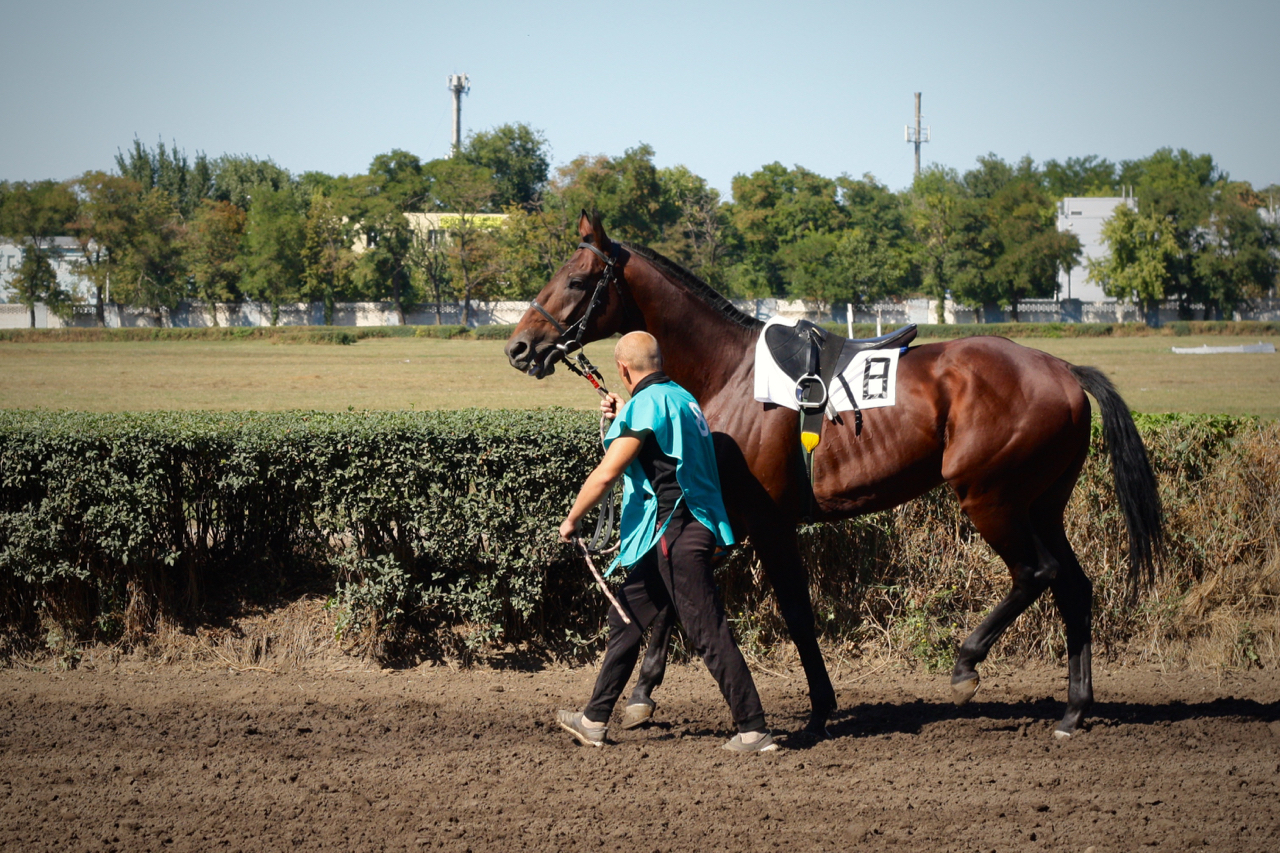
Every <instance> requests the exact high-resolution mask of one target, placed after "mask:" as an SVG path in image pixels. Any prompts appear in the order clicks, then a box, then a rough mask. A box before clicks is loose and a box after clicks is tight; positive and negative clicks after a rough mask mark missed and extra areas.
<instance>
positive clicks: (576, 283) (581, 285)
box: [569, 278, 587, 290]
mask: <svg viewBox="0 0 1280 853" xmlns="http://www.w3.org/2000/svg"><path fill="white" fill-rule="evenodd" d="M569 287H571V288H573V289H574V290H586V288H587V283H586V282H585V281H583V280H582V279H580V278H571V279H569Z"/></svg>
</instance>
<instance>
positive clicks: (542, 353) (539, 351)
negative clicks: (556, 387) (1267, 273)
mask: <svg viewBox="0 0 1280 853" xmlns="http://www.w3.org/2000/svg"><path fill="white" fill-rule="evenodd" d="M529 338H532V336H531V335H528V336H527V335H520V336H519V337H515V338H512V339H511V340H510V341H508V342H507V346H506V347H505V349H504V352H505V353H506V354H507V361H508V362H509V363H510V364H511V366H512V367H514V368H515V369H516V370H518V371H520V372H521V373H527V374H528V375H529V376H532V377H533V378H534V379H542V378H544V377H547V376H550V375H551V374H552V373H554V372H555V360H556V356H557V355H559V354H560V351H559V350H558V349H556V347H555V345H554V344H552V343H550V342H549V341H534V340H530V339H529Z"/></svg>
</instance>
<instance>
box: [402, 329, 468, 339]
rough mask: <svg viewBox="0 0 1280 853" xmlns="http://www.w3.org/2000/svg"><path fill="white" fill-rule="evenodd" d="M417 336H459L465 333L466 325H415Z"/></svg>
mask: <svg viewBox="0 0 1280 853" xmlns="http://www.w3.org/2000/svg"><path fill="white" fill-rule="evenodd" d="M414 328H415V329H417V332H415V334H416V335H417V337H419V338H459V337H462V336H464V335H466V334H467V327H466V326H415V327H414Z"/></svg>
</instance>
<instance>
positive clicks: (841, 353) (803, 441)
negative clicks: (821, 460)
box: [764, 320, 916, 487]
mask: <svg viewBox="0 0 1280 853" xmlns="http://www.w3.org/2000/svg"><path fill="white" fill-rule="evenodd" d="M915 337H916V326H915V324H914V323H911V324H908V325H906V326H903V327H902V328H901V329H898V330H897V331H893V332H890V333H889V334H887V335H881V336H880V337H878V338H867V339H862V340H851V339H849V338H846V337H843V336H841V335H837V334H836V333H835V332H829V331H827V330H826V329H823V328H822V327H821V326H819V325H817V324H816V323H811V322H810V321H808V320H800V321H798V322H797V323H796V324H795V325H794V326H787V325H781V324H778V325H772V326H769V327H768V328H767V329H765V332H764V342H765V346H767V347H768V348H769V354H770V355H771V356H773V360H774V362H776V363H777V365H778V367H779V368H780V369H781V370H782V372H783V373H785V374H786V375H787V376H789V377H790V378H791V379H794V380H795V383H796V402H798V403H799V404H800V445H801V446H802V447H803V448H804V457H805V470H806V471H807V472H808V474H809V484H810V486H811V487H812V485H813V451H814V449H815V448H817V446H818V443H819V442H820V441H822V421H823V416H824V414H829V415H830V417H831V418H832V419H835V418H836V417H837V414H836V411H835V408H834V406H832V405H831V402H830V401H831V395H830V393H829V389H830V387H831V382H832V381H833V380H834V379H836V378H839V380H840V381H841V382H843V381H844V377H843V376H842V374H843V372H844V369H845V368H846V367H848V366H849V363H850V362H852V361H853V359H854V357H855V356H857V355H858V353H860V352H864V351H866V350H876V349H897V348H899V347H904V346H906V345H907V344H909V343H911V342H912V341H913V340H915ZM849 399H850V400H853V401H855V402H854V406H855V409H854V419H855V422H856V429H857V430H858V431H861V429H862V411H861V410H860V409H857V408H856V406H857V403H856V398H855V395H854V394H853V393H852V392H850V393H849Z"/></svg>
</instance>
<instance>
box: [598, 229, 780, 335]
mask: <svg viewBox="0 0 1280 853" xmlns="http://www.w3.org/2000/svg"><path fill="white" fill-rule="evenodd" d="M622 245H623V246H624V247H626V249H627V251H629V252H634V253H635V254H637V255H639V256H640V257H642V258H644V259H645V260H646V261H648V262H649V263H651V264H653V265H654V266H655V267H657V268H658V269H659V270H661V271H662V272H664V273H666V274H667V276H668V277H670V278H671V279H673V280H674V281H675V282H676V283H677V284H679V285H680V286H681V287H683V288H684V289H685V290H688V291H689V292H690V293H692V294H693V295H694V296H696V297H698V298H699V299H700V300H702V301H703V302H705V303H706V304H707V305H709V306H711V307H712V308H714V309H716V311H718V312H719V313H720V315H721V316H722V317H724V318H725V319H726V320H728V321H730V322H731V323H734V324H736V325H738V326H741V327H742V328H744V329H758V328H760V327H761V326H763V325H764V324H763V323H761V322H760V321H759V320H757V319H756V318H755V317H752V316H751V315H749V314H747V313H745V312H743V311H741V310H739V309H738V308H737V307H735V306H734V304H733V303H732V302H730V301H729V300H728V298H726V297H725V296H724V294H722V293H720V291H718V290H716V289H715V288H714V287H712V286H711V285H709V284H707V283H706V282H705V281H703V280H702V279H700V278H698V277H697V276H696V275H694V274H693V273H691V272H689V271H688V270H687V269H685V268H684V267H682V266H680V265H679V264H677V263H676V262H675V261H673V260H671V259H670V258H668V257H665V256H664V255H661V254H659V253H658V252H655V251H654V250H653V249H650V248H649V247H648V246H636V245H633V244H631V243H623V244H622Z"/></svg>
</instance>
